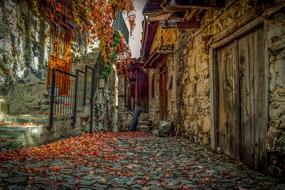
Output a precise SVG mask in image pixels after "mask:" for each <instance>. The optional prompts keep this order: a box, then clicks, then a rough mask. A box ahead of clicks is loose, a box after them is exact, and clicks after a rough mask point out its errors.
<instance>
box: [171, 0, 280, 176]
mask: <svg viewBox="0 0 285 190" xmlns="http://www.w3.org/2000/svg"><path fill="white" fill-rule="evenodd" d="M284 7H285V4H284V2H282V1H277V0H276V1H270V2H265V1H251V0H241V1H233V0H229V1H226V5H225V7H224V8H222V9H210V10H207V11H206V12H205V14H204V15H203V17H202V18H201V26H200V28H199V29H196V30H182V29H180V31H179V32H178V41H177V44H176V47H175V48H176V51H175V52H176V53H175V64H176V65H177V66H178V68H179V76H180V77H181V78H180V79H177V83H178V85H177V89H178V94H177V98H178V105H179V109H178V118H181V119H179V120H181V121H182V122H181V123H180V124H181V126H182V130H181V134H182V135H186V136H187V137H189V138H191V139H193V140H194V141H196V142H198V143H200V144H204V145H209V144H210V140H212V139H210V130H211V129H212V127H213V123H212V122H211V113H210V106H211V100H210V80H211V79H210V65H209V64H210V47H211V45H212V44H213V43H214V42H215V40H217V39H216V37H217V36H218V35H219V36H220V37H223V38H225V37H227V36H228V35H230V34H231V33H233V32H235V31H237V30H238V29H239V28H241V27H242V26H244V25H245V24H247V23H249V22H250V21H253V20H254V19H256V18H260V19H264V25H265V32H266V36H267V39H266V42H267V44H266V47H268V51H266V56H268V63H269V68H268V70H269V71H268V72H269V73H265V74H266V75H265V76H267V75H269V79H268V80H269V95H268V96H269V100H268V101H269V110H268V112H269V122H268V130H267V131H268V134H267V139H266V142H267V150H268V152H269V153H270V154H271V157H270V159H271V163H270V165H271V164H272V163H275V165H276V166H277V168H278V170H283V171H285V168H284V165H285V164H284V158H283V159H282V158H281V157H282V155H283V157H284V154H285V127H284V126H285V122H284V121H285V115H284V113H285V104H284V102H285V99H284V97H285V95H284V94H285V86H284V84H285V77H284V73H285V70H284V68H285V58H284V57H285V56H284V55H285V50H284V49H285V41H284V39H285V23H284V20H285V14H284ZM178 124H179V123H178ZM276 163H277V164H276ZM281 173H282V172H281Z"/></svg>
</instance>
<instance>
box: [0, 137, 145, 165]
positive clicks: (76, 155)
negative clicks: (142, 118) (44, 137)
mask: <svg viewBox="0 0 285 190" xmlns="http://www.w3.org/2000/svg"><path fill="white" fill-rule="evenodd" d="M143 136H148V135H147V134H145V133H142V132H135V133H133V132H123V133H112V132H107V133H96V134H84V135H82V136H79V137H72V138H68V139H65V140H60V141H57V142H53V143H50V144H46V145H43V146H40V147H32V148H25V149H19V150H14V151H7V152H2V153H0V162H1V161H6V160H15V161H25V160H48V159H50V160H54V159H57V160H60V159H64V160H68V161H70V162H76V163H80V164H84V163H85V162H86V161H87V160H86V157H97V156H99V155H104V157H105V159H116V158H115V157H114V156H112V152H113V151H114V150H115V149H116V148H118V144H117V143H118V138H136V137H143ZM106 141H109V142H108V143H105V142H106ZM110 145H113V146H110ZM114 145H115V146H114Z"/></svg>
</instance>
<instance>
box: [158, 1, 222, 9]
mask: <svg viewBox="0 0 285 190" xmlns="http://www.w3.org/2000/svg"><path fill="white" fill-rule="evenodd" d="M224 4H225V1H224V0H205V1H197V0H163V2H162V7H163V8H166V9H174V8H177V9H179V8H183V9H189V8H199V9H209V8H221V7H223V6H224Z"/></svg>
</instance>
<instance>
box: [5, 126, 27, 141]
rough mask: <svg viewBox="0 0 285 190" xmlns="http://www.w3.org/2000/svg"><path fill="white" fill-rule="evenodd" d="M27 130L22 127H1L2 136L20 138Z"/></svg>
mask: <svg viewBox="0 0 285 190" xmlns="http://www.w3.org/2000/svg"><path fill="white" fill-rule="evenodd" d="M24 136H25V130H24V129H21V128H20V127H9V126H1V127H0V138H9V139H19V138H24Z"/></svg>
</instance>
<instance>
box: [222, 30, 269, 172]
mask: <svg viewBox="0 0 285 190" xmlns="http://www.w3.org/2000/svg"><path fill="white" fill-rule="evenodd" d="M217 63H218V64H217V65H218V69H217V70H218V95H219V96H218V129H219V137H218V138H219V146H220V147H222V148H223V151H224V153H225V154H227V155H229V156H231V157H233V158H236V159H238V160H241V161H243V162H245V163H246V164H248V165H250V166H251V167H253V168H255V169H258V170H264V169H265V164H266V161H265V160H266V154H265V153H266V151H265V138H266V123H265V114H266V109H265V77H264V72H265V70H264V33H263V29H262V28H258V29H256V30H254V31H252V32H250V33H248V34H246V35H245V36H243V37H241V38H239V39H236V40H234V41H232V42H231V43H229V44H227V45H226V46H224V47H221V48H219V49H218V50H217Z"/></svg>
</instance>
